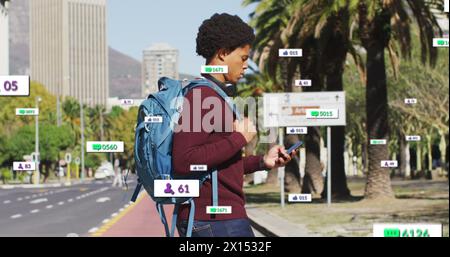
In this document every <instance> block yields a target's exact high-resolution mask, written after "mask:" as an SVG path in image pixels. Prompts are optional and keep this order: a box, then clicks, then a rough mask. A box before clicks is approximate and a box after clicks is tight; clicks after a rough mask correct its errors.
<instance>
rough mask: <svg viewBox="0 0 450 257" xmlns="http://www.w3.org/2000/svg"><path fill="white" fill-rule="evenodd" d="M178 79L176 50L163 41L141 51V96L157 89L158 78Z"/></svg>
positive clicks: (145, 95)
mask: <svg viewBox="0 0 450 257" xmlns="http://www.w3.org/2000/svg"><path fill="white" fill-rule="evenodd" d="M161 77H169V78H172V79H178V77H179V75H178V50H177V49H175V48H173V47H171V46H169V45H168V44H165V43H158V44H154V45H152V46H151V47H149V48H147V49H145V50H144V51H143V59H142V96H143V97H147V96H148V95H149V94H150V93H154V92H157V91H158V79H159V78H161Z"/></svg>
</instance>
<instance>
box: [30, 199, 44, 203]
mask: <svg viewBox="0 0 450 257" xmlns="http://www.w3.org/2000/svg"><path fill="white" fill-rule="evenodd" d="M47 201H48V200H47V198H39V199H36V200H33V201H31V202H30V203H31V204H38V203H43V202H47Z"/></svg>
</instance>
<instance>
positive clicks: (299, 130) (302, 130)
mask: <svg viewBox="0 0 450 257" xmlns="http://www.w3.org/2000/svg"><path fill="white" fill-rule="evenodd" d="M286 134H293V135H298V134H302V135H304V134H308V127H286Z"/></svg>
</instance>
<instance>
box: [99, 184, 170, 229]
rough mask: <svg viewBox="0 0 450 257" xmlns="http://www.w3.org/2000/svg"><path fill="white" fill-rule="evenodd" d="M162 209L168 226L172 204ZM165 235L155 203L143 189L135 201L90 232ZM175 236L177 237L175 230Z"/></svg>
mask: <svg viewBox="0 0 450 257" xmlns="http://www.w3.org/2000/svg"><path fill="white" fill-rule="evenodd" d="M164 211H165V213H166V218H167V220H168V222H169V228H170V226H171V225H172V212H173V205H168V206H165V207H164ZM175 231H176V229H175ZM165 235H166V233H165V230H164V225H163V224H162V222H161V219H160V218H159V215H158V211H157V210H156V204H155V202H153V200H151V199H150V196H149V195H148V194H147V193H146V192H145V191H142V192H141V194H140V196H139V198H138V200H137V201H136V203H133V204H130V206H128V207H127V208H126V209H125V210H123V211H122V212H121V213H119V214H118V215H117V216H116V217H114V219H112V220H111V221H109V222H108V223H106V224H104V225H103V226H102V227H101V228H99V229H98V230H97V231H96V232H94V233H92V234H91V236H103V237H165ZM175 236H176V237H178V233H177V231H176V233H175Z"/></svg>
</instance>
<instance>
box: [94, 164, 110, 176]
mask: <svg viewBox="0 0 450 257" xmlns="http://www.w3.org/2000/svg"><path fill="white" fill-rule="evenodd" d="M111 177H114V169H113V165H112V164H111V163H110V162H103V163H102V165H100V167H98V169H97V170H96V171H95V175H94V178H95V179H108V178H111Z"/></svg>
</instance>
